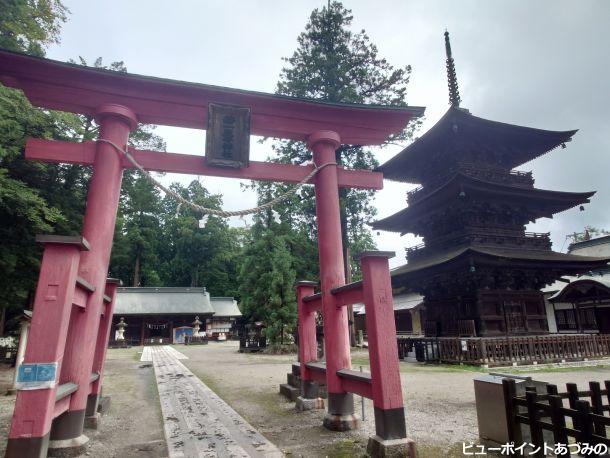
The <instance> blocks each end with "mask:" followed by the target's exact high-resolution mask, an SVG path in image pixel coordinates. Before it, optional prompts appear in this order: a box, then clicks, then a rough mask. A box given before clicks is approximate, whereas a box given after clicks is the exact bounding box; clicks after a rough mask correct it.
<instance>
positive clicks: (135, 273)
mask: <svg viewBox="0 0 610 458" xmlns="http://www.w3.org/2000/svg"><path fill="white" fill-rule="evenodd" d="M133 286H140V255H139V254H138V255H136V263H135V265H134V266H133Z"/></svg>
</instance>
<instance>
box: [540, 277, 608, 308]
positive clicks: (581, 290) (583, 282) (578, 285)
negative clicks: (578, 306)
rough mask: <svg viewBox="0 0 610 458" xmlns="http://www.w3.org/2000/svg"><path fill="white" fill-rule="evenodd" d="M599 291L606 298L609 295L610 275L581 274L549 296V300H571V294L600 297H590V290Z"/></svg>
mask: <svg viewBox="0 0 610 458" xmlns="http://www.w3.org/2000/svg"><path fill="white" fill-rule="evenodd" d="M595 290H598V291H601V292H603V293H604V296H605V297H602V299H606V300H607V298H608V297H610V277H608V276H582V277H580V278H577V279H575V280H574V281H571V282H570V283H568V284H567V285H566V284H564V287H563V288H562V289H561V290H559V291H557V292H556V293H555V294H553V295H552V296H551V297H549V301H550V302H572V301H573V300H574V297H573V296H576V297H578V296H580V297H582V298H583V299H586V298H587V297H588V298H589V300H595V299H600V298H599V297H591V294H590V293H591V292H592V291H595ZM571 296H572V297H571Z"/></svg>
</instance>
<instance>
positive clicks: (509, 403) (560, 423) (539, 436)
mask: <svg viewBox="0 0 610 458" xmlns="http://www.w3.org/2000/svg"><path fill="white" fill-rule="evenodd" d="M502 385H503V390H504V400H505V405H506V418H507V420H508V436H509V441H510V442H513V443H514V444H515V445H520V444H523V443H524V442H527V443H528V444H531V445H532V447H531V449H530V450H529V451H528V452H526V453H522V454H524V455H530V456H536V457H544V456H547V452H548V451H549V448H551V450H553V449H554V450H555V452H557V450H561V449H562V448H563V451H564V453H557V456H570V451H572V452H575V451H576V448H575V447H574V448H573V447H572V445H574V444H576V443H578V444H580V447H582V446H584V444H587V445H588V446H589V447H590V448H589V449H588V450H587V453H582V449H581V455H584V456H591V457H595V456H606V455H605V453H607V452H608V449H609V448H610V439H609V438H608V432H609V431H610V429H608V428H610V418H609V417H608V416H606V415H604V414H605V413H606V412H610V406H609V404H610V381H608V380H607V381H605V382H604V389H602V388H601V385H600V383H599V382H589V390H588V391H578V387H577V386H576V384H575V383H568V384H566V388H567V391H566V392H564V393H559V392H558V390H557V386H556V385H547V390H546V393H544V394H540V393H537V392H536V389H535V388H533V387H532V388H526V392H525V396H517V394H516V391H517V389H516V383H515V380H513V379H504V380H503V381H502ZM583 398H586V399H588V401H587V400H585V399H583ZM564 400H567V401H568V407H566V406H565V405H564ZM521 425H525V426H526V428H525V433H526V434H523V431H522V426H521ZM545 431H548V433H547V434H545ZM524 435H525V436H529V437H525V439H524V437H523V436H524ZM545 436H546V437H545ZM569 444H572V445H569ZM561 445H564V446H565V447H561ZM558 447H559V448H558ZM600 452H604V455H602V453H600Z"/></svg>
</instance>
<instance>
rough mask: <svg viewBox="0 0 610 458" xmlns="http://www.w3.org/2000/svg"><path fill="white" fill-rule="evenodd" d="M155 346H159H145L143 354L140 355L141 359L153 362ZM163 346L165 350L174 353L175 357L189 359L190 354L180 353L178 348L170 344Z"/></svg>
mask: <svg viewBox="0 0 610 458" xmlns="http://www.w3.org/2000/svg"><path fill="white" fill-rule="evenodd" d="M153 348H157V347H153V346H151V347H144V349H143V350H142V356H141V357H140V361H147V362H152V360H153V359H152V355H153V350H152V349H153ZM161 348H163V351H165V352H167V353H169V354H170V355H172V356H173V357H175V358H176V359H189V357H188V356H186V355H185V354H183V353H180V352H179V351H178V350H176V349H175V348H174V347H170V346H169V345H163V346H162V347H161Z"/></svg>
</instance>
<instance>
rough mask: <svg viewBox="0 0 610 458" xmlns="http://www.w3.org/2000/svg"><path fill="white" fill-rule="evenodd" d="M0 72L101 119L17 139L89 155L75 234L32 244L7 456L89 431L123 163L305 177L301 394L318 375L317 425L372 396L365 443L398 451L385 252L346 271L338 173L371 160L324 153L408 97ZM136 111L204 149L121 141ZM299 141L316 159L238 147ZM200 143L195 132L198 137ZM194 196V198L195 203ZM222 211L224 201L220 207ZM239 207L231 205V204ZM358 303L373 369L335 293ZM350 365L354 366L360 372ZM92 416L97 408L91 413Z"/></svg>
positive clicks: (39, 66) (402, 113)
mask: <svg viewBox="0 0 610 458" xmlns="http://www.w3.org/2000/svg"><path fill="white" fill-rule="evenodd" d="M0 81H1V82H2V83H3V84H5V85H7V86H11V87H15V88H18V89H21V90H22V91H23V92H24V94H25V95H26V96H27V97H28V99H29V100H30V101H31V102H32V104H34V105H36V106H39V107H43V108H47V109H55V110H62V111H68V112H73V113H80V114H83V115H87V116H91V117H93V118H95V120H96V122H97V123H98V124H99V126H100V128H99V137H98V140H97V141H92V142H84V143H70V142H60V141H49V140H43V139H29V140H28V142H27V145H26V151H25V156H26V159H28V160H38V161H46V162H61V163H71V164H81V165H90V166H92V170H93V173H92V177H91V182H90V185H89V191H88V196H87V207H86V213H85V218H84V225H83V231H82V236H79V237H66V236H55V235H54V236H41V237H39V239H38V241H39V242H40V243H42V244H44V254H43V259H42V264H41V269H40V277H39V280H38V286H37V289H36V296H35V301H34V314H33V318H32V325H31V331H30V338H29V341H28V346H27V349H26V354H25V361H24V364H23V366H22V367H23V368H24V374H25V373H27V374H28V377H29V379H27V377H25V375H24V376H23V377H22V375H23V374H22V373H21V371H20V374H19V375H20V380H21V383H22V385H21V387H22V389H21V390H20V391H19V392H18V394H17V400H16V404H15V411H14V414H13V420H12V424H11V430H10V434H9V441H8V448H7V452H6V456H7V457H33V456H36V457H38V456H46V454H47V450H48V449H54V450H58V451H59V452H62V450H63V451H64V452H65V451H66V449H78V447H82V445H83V444H84V443H85V442H86V441H87V440H88V439H87V437H86V436H85V435H84V434H83V428H84V426H85V425H86V424H88V422H89V420H91V419H92V418H93V417H96V412H97V404H98V401H99V396H100V391H101V386H102V382H103V376H104V361H105V356H106V348H107V343H108V336H109V333H110V328H111V324H112V314H113V307H114V301H115V295H116V288H117V284H118V282H117V281H115V280H112V279H108V278H107V272H108V263H109V258H110V251H111V248H112V239H113V234H114V227H115V220H116V212H117V206H118V200H119V194H120V189H121V179H122V173H123V170H124V169H127V168H134V167H137V168H139V169H140V170H141V171H142V172H143V173H145V174H146V173H147V171H163V172H168V173H185V174H197V175H209V176H218V177H226V178H240V179H251V180H268V181H278V182H284V183H293V184H298V185H302V184H312V185H314V186H315V199H316V219H317V226H318V244H319V259H320V277H321V282H320V291H319V292H317V293H316V292H315V287H316V285H315V284H312V283H309V282H305V283H303V282H301V283H299V284H298V285H297V289H298V297H299V302H298V304H299V333H300V337H301V340H300V350H299V351H300V354H299V356H300V368H301V378H302V380H303V388H302V395H303V398H304V399H305V400H307V399H310V398H312V397H315V389H314V387H315V385H314V383H315V382H316V381H323V382H324V383H325V384H326V387H327V391H328V407H327V409H328V412H327V415H326V418H325V420H324V424H325V426H326V427H328V428H329V429H335V430H344V429H347V428H351V427H354V426H355V425H356V424H357V418H356V417H355V415H354V404H353V393H357V394H360V395H362V396H366V397H369V398H371V399H373V401H374V406H375V420H376V435H375V436H374V437H372V438H371V442H370V445H371V447H372V450H373V454H376V453H385V452H382V451H383V450H386V449H387V448H391V449H393V450H395V449H397V450H399V451H400V453H402V454H407V453H408V450H409V447H410V446H411V444H410V442H409V441H408V440H407V439H406V428H405V417H404V407H403V399H402V391H401V384H400V374H399V370H398V354H397V348H396V341H395V332H396V330H395V324H394V317H393V308H392V290H391V284H390V276H389V268H388V261H387V259H388V257H390V256H391V254H389V253H380V252H368V253H363V254H362V255H361V258H360V259H361V263H362V271H363V277H364V278H363V280H362V281H360V282H356V283H352V284H349V285H345V277H344V271H343V265H344V263H343V253H342V249H341V243H342V242H341V227H340V222H339V196H338V190H339V188H340V187H353V188H361V189H381V187H382V184H383V183H382V182H383V176H382V174H381V173H379V172H373V171H366V170H347V169H343V168H342V167H339V166H338V165H337V164H336V162H335V151H336V149H337V148H338V147H339V146H340V145H341V144H353V145H363V146H366V145H376V144H381V143H383V142H384V141H385V140H386V139H387V138H388V137H389V136H390V135H391V134H396V133H399V132H401V131H402V130H403V129H404V128H405V126H406V125H407V123H408V122H409V121H410V120H411V119H412V118H414V117H417V116H419V115H421V114H422V113H423V109H421V108H415V107H391V106H367V105H349V104H332V103H324V102H316V101H314V100H303V99H297V98H291V97H285V96H278V95H270V94H263V93H257V92H249V91H242V90H234V89H228V88H221V87H216V86H206V85H202V84H194V83H185V82H180V81H173V80H166V79H159V78H152V77H146V76H140V75H132V74H125V73H118V72H112V71H105V70H98V69H92V68H87V67H81V66H77V65H71V64H66V63H61V62H56V61H52V60H48V59H42V58H35V57H30V56H25V55H21V54H15V53H10V52H6V51H0ZM138 123H147V124H157V125H167V126H176V127H188V128H197V129H207V130H208V132H207V136H206V143H207V144H206V157H205V158H204V157H201V156H194V155H185V154H173V153H159V152H154V151H143V150H136V149H133V148H131V147H128V146H127V145H128V139H129V134H130V132H131V131H133V130H134V129H135V128H136V127H137V125H138ZM250 134H252V135H257V136H264V137H274V138H280V139H289V140H296V141H303V142H306V143H307V146H308V148H309V149H310V150H311V151H312V155H313V161H314V165H293V164H278V163H271V162H255V161H250V160H249V156H248V152H249V135H250ZM202 147H203V145H202ZM204 210H205V209H204ZM223 213H224V216H230V215H231V214H232V213H231V212H223ZM238 214H239V212H238ZM360 301H361V302H363V303H365V305H366V306H367V316H366V319H367V329H368V332H369V353H370V359H371V373H370V374H366V373H365V374H360V373H357V372H354V371H352V370H351V362H350V346H349V333H348V322H347V311H346V305H349V304H352V303H354V302H360ZM316 313H322V315H323V317H324V335H325V355H326V362H325V364H321V363H319V362H318V361H317V351H316V345H315V314H316ZM358 374H360V375H358ZM93 423H95V424H97V421H95V422H93Z"/></svg>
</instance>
